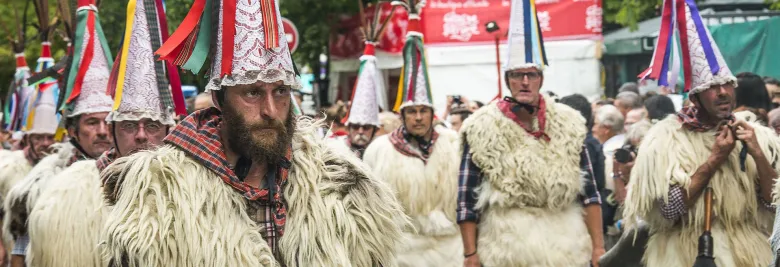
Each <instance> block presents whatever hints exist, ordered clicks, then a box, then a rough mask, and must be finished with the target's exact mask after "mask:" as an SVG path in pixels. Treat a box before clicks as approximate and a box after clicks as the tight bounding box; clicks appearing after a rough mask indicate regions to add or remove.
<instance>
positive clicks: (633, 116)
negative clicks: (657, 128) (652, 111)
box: [623, 107, 647, 132]
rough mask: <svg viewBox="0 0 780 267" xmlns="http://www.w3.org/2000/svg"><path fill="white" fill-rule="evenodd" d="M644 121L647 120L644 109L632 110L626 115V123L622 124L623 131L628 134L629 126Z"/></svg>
mask: <svg viewBox="0 0 780 267" xmlns="http://www.w3.org/2000/svg"><path fill="white" fill-rule="evenodd" d="M645 119H647V110H645V108H644V107H641V108H635V109H632V110H631V111H629V112H628V114H626V121H625V123H623V129H624V130H625V131H626V132H628V129H629V128H631V125H633V124H634V123H637V122H639V121H641V120H645Z"/></svg>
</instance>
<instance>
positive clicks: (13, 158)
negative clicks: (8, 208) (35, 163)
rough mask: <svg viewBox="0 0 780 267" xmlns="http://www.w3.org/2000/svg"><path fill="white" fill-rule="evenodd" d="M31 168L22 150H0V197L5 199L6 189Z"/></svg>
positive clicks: (9, 188)
mask: <svg viewBox="0 0 780 267" xmlns="http://www.w3.org/2000/svg"><path fill="white" fill-rule="evenodd" d="M30 170H32V165H30V162H29V161H27V158H26V157H25V156H24V151H22V150H16V151H7V150H3V151H2V152H0V199H6V198H7V196H8V191H11V188H12V187H13V186H14V185H16V183H18V182H19V181H21V180H22V179H23V178H24V176H26V175H27V173H29V172H30Z"/></svg>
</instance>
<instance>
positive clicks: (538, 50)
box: [504, 0, 549, 71]
mask: <svg viewBox="0 0 780 267" xmlns="http://www.w3.org/2000/svg"><path fill="white" fill-rule="evenodd" d="M508 43H509V52H508V53H507V58H506V60H505V61H504V71H509V70H514V69H520V68H530V67H533V68H536V69H538V70H540V71H541V70H544V68H545V67H546V66H548V65H549V64H548V63H547V54H546V53H545V50H544V38H542V30H541V27H540V26H539V17H538V16H537V14H536V1H535V0H512V6H511V8H510V19H509V37H508Z"/></svg>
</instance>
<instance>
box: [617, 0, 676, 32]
mask: <svg viewBox="0 0 780 267" xmlns="http://www.w3.org/2000/svg"><path fill="white" fill-rule="evenodd" d="M603 1H604V2H603V7H604V20H606V21H607V22H610V23H618V24H620V25H623V26H627V27H629V28H630V29H631V30H636V29H637V24H638V23H639V22H641V21H643V20H646V19H649V18H652V17H653V16H655V12H654V11H655V9H656V7H658V6H660V5H661V4H662V3H663V2H662V0H603Z"/></svg>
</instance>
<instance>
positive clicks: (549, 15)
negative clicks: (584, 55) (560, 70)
mask: <svg viewBox="0 0 780 267" xmlns="http://www.w3.org/2000/svg"><path fill="white" fill-rule="evenodd" d="M510 5H511V1H510V0H429V1H428V3H427V5H426V6H425V8H423V12H422V22H423V31H424V34H425V43H426V44H458V43H480V42H493V40H494V38H495V37H494V36H493V34H490V33H488V32H487V31H486V30H485V24H486V23H488V22H489V21H495V22H496V23H498V26H499V28H500V31H499V33H500V34H501V38H502V39H504V40H505V39H506V33H507V31H508V30H509V7H510ZM536 7H537V15H538V17H539V26H540V27H541V29H542V34H543V36H544V38H545V40H556V39H594V38H600V37H601V21H602V20H601V12H602V11H601V0H537V1H536Z"/></svg>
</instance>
